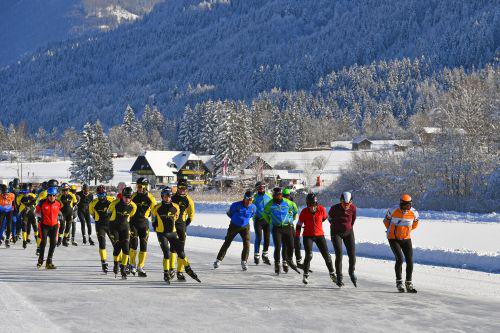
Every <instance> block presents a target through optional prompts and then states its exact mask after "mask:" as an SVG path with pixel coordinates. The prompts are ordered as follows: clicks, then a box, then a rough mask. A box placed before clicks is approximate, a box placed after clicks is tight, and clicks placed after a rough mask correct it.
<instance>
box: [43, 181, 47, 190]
mask: <svg viewBox="0 0 500 333" xmlns="http://www.w3.org/2000/svg"><path fill="white" fill-rule="evenodd" d="M42 189H44V190H45V189H47V182H43V183H42Z"/></svg>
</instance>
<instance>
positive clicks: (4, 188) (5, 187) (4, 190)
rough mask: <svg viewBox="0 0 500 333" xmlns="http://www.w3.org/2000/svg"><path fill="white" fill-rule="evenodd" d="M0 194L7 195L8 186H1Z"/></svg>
mask: <svg viewBox="0 0 500 333" xmlns="http://www.w3.org/2000/svg"><path fill="white" fill-rule="evenodd" d="M0 193H2V194H7V185H5V184H0Z"/></svg>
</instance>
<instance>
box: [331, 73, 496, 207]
mask: <svg viewBox="0 0 500 333" xmlns="http://www.w3.org/2000/svg"><path fill="white" fill-rule="evenodd" d="M421 89H422V90H423V91H422V96H423V97H422V98H421V99H420V100H419V101H417V104H418V107H419V110H420V111H419V112H418V113H417V114H416V115H414V116H412V117H411V118H410V119H409V120H408V121H409V124H410V125H409V128H408V129H407V131H408V132H410V133H411V134H412V135H413V136H414V140H415V141H416V142H419V143H420V145H419V146H417V147H415V148H413V149H411V150H410V151H407V152H405V153H380V154H377V155H374V154H365V155H360V156H356V157H354V159H353V161H352V162H351V164H350V165H349V166H348V167H346V168H345V169H344V170H343V171H342V173H341V175H340V177H339V180H338V181H337V183H336V184H334V185H333V188H335V189H338V190H339V191H340V190H351V191H353V192H355V197H357V201H358V202H359V203H360V204H361V205H364V206H370V207H372V206H383V205H387V204H389V203H391V202H392V203H397V202H398V198H399V196H400V195H401V193H410V194H411V195H412V197H413V198H414V202H415V205H417V207H421V208H426V209H435V210H459V211H460V210H463V209H464V207H467V209H468V210H471V211H498V210H499V209H500V204H499V203H500V191H499V190H498V184H499V180H498V179H499V178H498V175H499V167H498V166H499V165H500V155H499V150H498V143H499V142H500V134H499V133H500V131H499V128H498V124H499V119H500V111H499V110H500V70H499V68H498V67H497V68H495V67H491V66H487V67H486V68H485V69H484V70H481V71H478V72H474V73H471V74H467V73H465V72H464V70H463V69H461V70H460V69H455V70H449V71H446V72H445V73H444V75H443V77H442V80H441V84H438V82H437V81H431V82H427V83H426V84H423V85H422V86H421ZM426 127H427V128H429V127H430V128H433V129H432V136H431V137H429V135H428V134H427V135H424V134H423V133H425V128H426Z"/></svg>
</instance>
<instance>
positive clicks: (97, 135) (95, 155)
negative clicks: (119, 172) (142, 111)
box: [70, 122, 113, 184]
mask: <svg viewBox="0 0 500 333" xmlns="http://www.w3.org/2000/svg"><path fill="white" fill-rule="evenodd" d="M70 172H71V177H72V178H74V179H77V180H80V181H83V182H87V183H89V182H90V181H92V180H93V181H94V182H95V183H96V184H97V182H98V181H99V182H102V181H104V182H107V181H109V180H110V179H111V178H113V161H112V159H111V147H110V144H109V141H108V138H107V137H106V135H105V134H104V130H103V128H102V126H101V124H100V123H99V122H97V123H96V124H95V125H92V124H91V123H86V124H85V126H84V128H83V131H82V135H81V137H80V145H79V146H78V147H77V148H76V152H75V157H74V159H73V163H72V165H71V167H70Z"/></svg>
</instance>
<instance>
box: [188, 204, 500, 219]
mask: <svg viewBox="0 0 500 333" xmlns="http://www.w3.org/2000/svg"><path fill="white" fill-rule="evenodd" d="M230 205H231V203H229V202H196V210H197V211H199V212H203V213H225V212H226V211H227V210H228V209H229V206H230ZM301 208H303V207H301ZM386 211H387V209H379V208H358V216H364V217H373V218H381V219H383V218H384V216H385V213H386ZM418 212H419V214H420V218H421V219H422V220H446V222H453V221H455V222H465V223H490V222H493V223H500V214H497V213H496V212H494V213H489V214H478V213H462V212H446V211H444V212H438V211H420V210H419V211H418Z"/></svg>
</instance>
